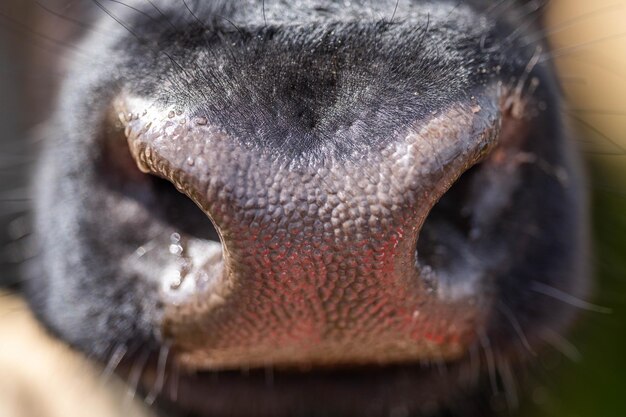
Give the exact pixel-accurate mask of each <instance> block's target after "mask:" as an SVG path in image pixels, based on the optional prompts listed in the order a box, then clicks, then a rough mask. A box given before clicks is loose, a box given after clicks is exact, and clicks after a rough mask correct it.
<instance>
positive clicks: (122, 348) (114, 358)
mask: <svg viewBox="0 0 626 417" xmlns="http://www.w3.org/2000/svg"><path fill="white" fill-rule="evenodd" d="M127 352H128V347H127V346H126V345H125V344H123V343H121V344H119V345H117V347H116V348H115V350H113V353H112V354H111V357H110V358H109V361H108V362H107V365H106V367H105V368H104V370H103V371H102V374H101V375H100V379H101V381H103V382H106V381H108V380H109V378H111V375H113V372H115V370H116V369H117V367H118V366H119V365H120V363H121V362H122V359H124V356H126V353H127Z"/></svg>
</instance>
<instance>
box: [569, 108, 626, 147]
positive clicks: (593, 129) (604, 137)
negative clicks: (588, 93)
mask: <svg viewBox="0 0 626 417" xmlns="http://www.w3.org/2000/svg"><path fill="white" fill-rule="evenodd" d="M568 116H569V117H571V118H572V119H573V120H575V121H576V122H577V123H580V124H581V125H583V126H584V127H586V128H587V129H589V130H591V131H592V132H594V133H596V134H597V135H599V136H600V137H601V138H602V139H604V140H605V141H606V142H608V143H609V144H610V145H611V146H613V148H614V149H616V150H617V152H618V153H624V152H626V149H624V148H623V147H622V145H620V144H619V143H617V142H615V141H614V140H613V139H611V138H610V137H609V136H608V135H607V134H605V133H603V132H601V131H600V129H598V128H597V127H595V126H594V125H592V124H591V123H589V122H587V121H586V120H584V119H583V118H581V117H579V116H576V115H573V114H571V113H568Z"/></svg>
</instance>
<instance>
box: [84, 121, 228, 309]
mask: <svg viewBox="0 0 626 417" xmlns="http://www.w3.org/2000/svg"><path fill="white" fill-rule="evenodd" d="M132 117H133V116H132V115H128V116H126V114H125V113H124V114H112V115H111V118H110V119H109V123H108V124H106V125H105V130H104V132H103V135H102V140H101V142H100V143H101V149H100V153H99V154H98V161H97V165H96V166H97V171H98V175H99V178H100V179H102V181H103V183H104V184H105V185H106V186H107V187H108V188H109V191H111V192H113V193H115V194H116V195H117V196H118V197H119V198H120V199H121V201H122V202H123V203H121V204H120V206H123V207H124V208H125V211H126V214H124V215H123V217H124V220H123V221H124V222H125V223H132V224H134V225H135V226H134V227H138V228H139V230H141V233H137V236H133V237H132V238H131V239H128V238H125V240H129V241H130V240H132V241H133V242H134V241H136V242H137V243H136V245H137V246H136V247H134V248H133V249H134V253H132V254H130V256H128V257H127V259H126V261H125V264H126V266H127V267H128V268H129V269H130V270H132V271H134V273H135V274H137V275H139V276H143V277H145V279H146V280H147V281H149V282H152V283H153V284H155V288H157V289H158V291H159V293H160V299H161V300H162V301H164V303H165V305H166V306H167V305H178V304H180V303H183V302H187V301H189V299H190V298H192V297H196V296H202V295H206V294H207V293H210V292H211V291H212V290H213V289H214V287H215V284H216V283H217V282H219V281H220V278H221V277H222V275H223V273H222V272H223V261H222V258H223V253H222V244H221V239H220V235H219V232H218V230H217V228H216V227H215V226H214V224H213V222H212V220H211V219H210V218H208V217H207V215H206V214H205V213H204V212H203V211H202V209H201V208H199V207H198V206H197V205H196V204H195V203H194V202H193V201H192V200H191V199H190V198H189V197H188V196H186V195H184V194H182V193H181V192H179V191H178V190H177V189H176V187H175V186H174V184H172V182H170V181H168V180H166V179H163V178H160V177H157V176H155V175H153V174H151V173H146V172H143V171H142V170H141V169H140V168H139V167H138V164H137V161H136V159H135V157H134V156H133V154H132V152H131V149H130V148H129V143H128V139H127V135H128V130H126V131H124V130H125V129H124V122H125V121H128V120H131V119H132ZM120 123H121V124H120ZM138 225H140V226H138ZM124 244H130V243H129V242H127V241H125V242H124Z"/></svg>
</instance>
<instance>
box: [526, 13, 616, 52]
mask: <svg viewBox="0 0 626 417" xmlns="http://www.w3.org/2000/svg"><path fill="white" fill-rule="evenodd" d="M624 7H626V5H625V4H620V3H618V4H613V5H610V6H606V7H602V8H600V9H597V10H594V11H591V12H589V13H586V14H584V15H582V16H576V17H574V18H572V19H569V20H566V21H565V22H562V23H561V24H559V25H558V26H555V27H553V28H547V29H545V30H542V31H539V32H538V33H537V35H535V36H531V37H530V38H529V40H528V42H526V43H522V44H521V47H525V46H528V45H531V44H533V43H535V42H538V41H540V40H543V39H546V38H547V37H549V36H550V35H554V34H555V33H559V32H562V31H564V30H566V29H569V28H570V27H572V26H575V25H576V24H578V23H580V22H582V21H585V20H587V19H590V18H592V17H594V16H597V15H600V14H604V13H608V12H612V11H614V10H618V9H622V8H624Z"/></svg>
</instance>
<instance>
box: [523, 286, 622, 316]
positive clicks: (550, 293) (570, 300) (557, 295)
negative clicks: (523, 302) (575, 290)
mask: <svg viewBox="0 0 626 417" xmlns="http://www.w3.org/2000/svg"><path fill="white" fill-rule="evenodd" d="M530 289H531V290H532V291H534V292H536V293H539V294H542V295H545V296H547V297H551V298H554V299H555V300H559V301H562V302H564V303H565V304H569V305H571V306H572V307H576V308H579V309H581V310H586V311H591V312H594V313H601V314H612V313H613V310H611V309H610V308H607V307H602V306H598V305H596V304H592V303H590V302H587V301H585V300H581V299H580V298H577V297H574V296H573V295H571V294H568V293H566V292H564V291H561V290H559V289H557V288H554V287H551V286H549V285H547V284H544V283H542V282H538V281H533V283H532V285H531V287H530Z"/></svg>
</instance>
